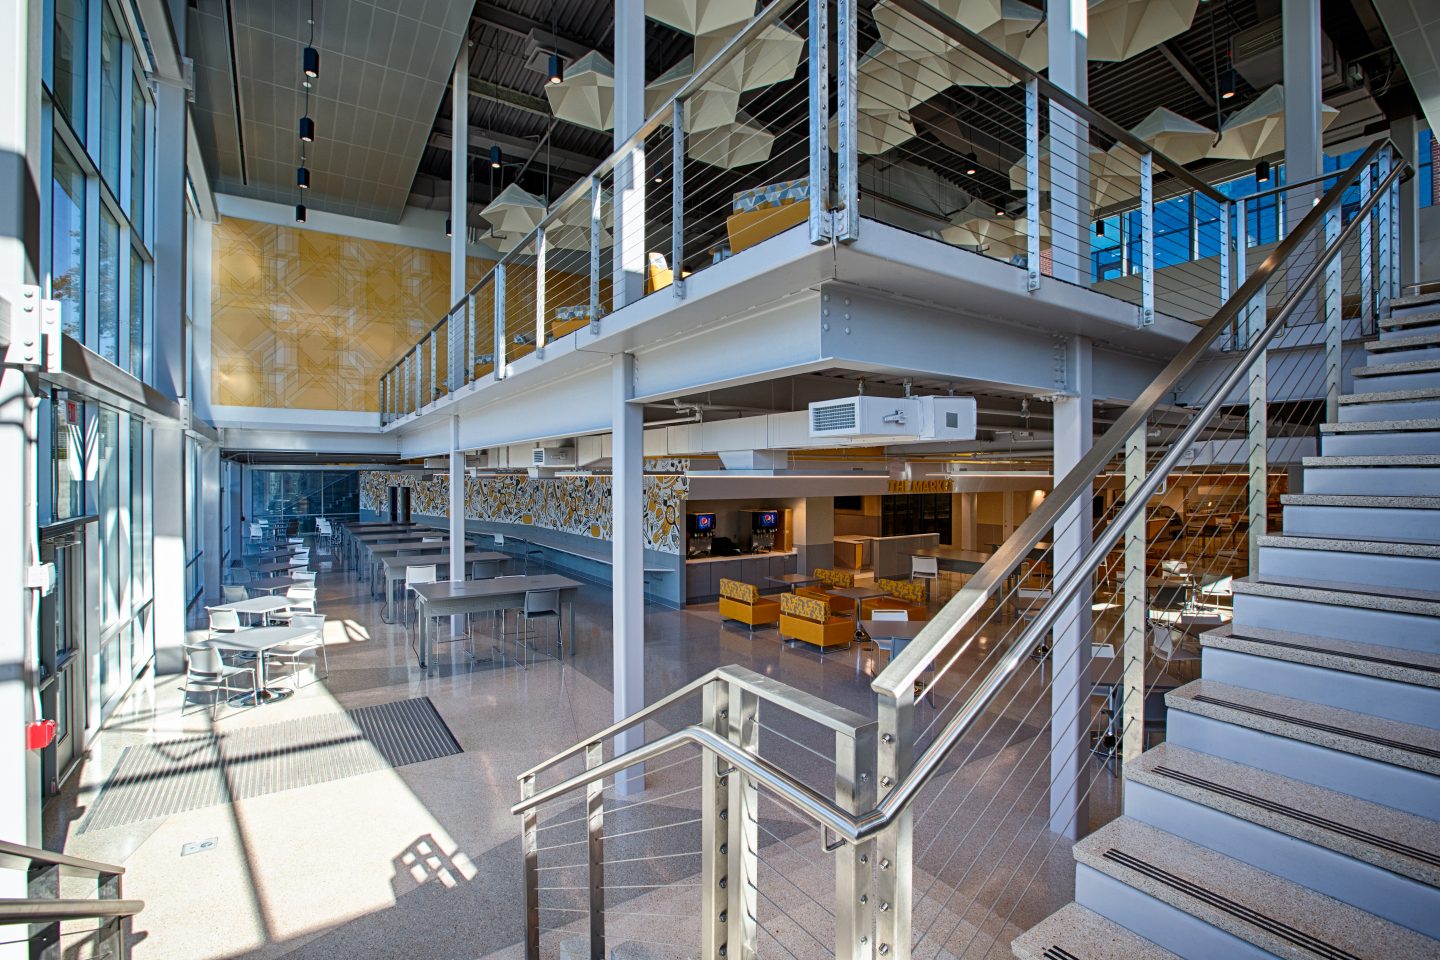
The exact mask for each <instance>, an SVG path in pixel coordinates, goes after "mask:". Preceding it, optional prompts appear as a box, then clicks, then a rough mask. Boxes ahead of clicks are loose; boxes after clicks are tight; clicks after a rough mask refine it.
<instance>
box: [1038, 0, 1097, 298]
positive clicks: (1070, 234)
mask: <svg viewBox="0 0 1440 960" xmlns="http://www.w3.org/2000/svg"><path fill="white" fill-rule="evenodd" d="M1045 13H1046V20H1047V21H1048V23H1049V25H1050V27H1049V30H1050V32H1049V53H1050V81H1051V82H1052V83H1054V84H1055V85H1056V86H1058V87H1060V89H1062V90H1064V91H1066V92H1067V93H1071V94H1073V95H1075V96H1076V97H1078V98H1079V99H1080V100H1082V101H1085V100H1087V98H1088V93H1089V83H1088V81H1087V76H1086V69H1087V60H1086V37H1087V35H1088V34H1089V13H1088V8H1087V6H1086V0H1046V4H1045ZM1089 157H1090V125H1089V124H1087V123H1086V122H1085V121H1084V120H1081V119H1080V118H1079V117H1077V116H1075V114H1073V113H1071V112H1070V111H1069V110H1066V109H1065V108H1064V107H1062V106H1060V105H1059V104H1057V103H1055V102H1054V101H1053V100H1052V101H1051V102H1050V219H1051V226H1050V236H1051V252H1052V266H1051V275H1052V276H1053V277H1054V278H1055V279H1056V280H1063V281H1065V282H1066V283H1078V284H1084V285H1086V286H1088V285H1089V283H1090V216H1091V211H1090V159H1089Z"/></svg>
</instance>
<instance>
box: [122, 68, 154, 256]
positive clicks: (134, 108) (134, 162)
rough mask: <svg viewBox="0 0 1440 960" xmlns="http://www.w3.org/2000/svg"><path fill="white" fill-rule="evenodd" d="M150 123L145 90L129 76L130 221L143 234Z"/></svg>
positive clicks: (142, 235)
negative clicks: (146, 154) (146, 111)
mask: <svg viewBox="0 0 1440 960" xmlns="http://www.w3.org/2000/svg"><path fill="white" fill-rule="evenodd" d="M149 129H150V125H149V122H148V120H147V117H146V113H145V92H144V90H142V89H141V87H140V81H139V80H137V79H135V78H134V77H131V78H130V209H129V210H128V211H127V212H128V213H129V214H130V223H131V225H132V226H133V227H134V228H135V232H136V233H137V234H139V235H140V236H141V237H142V238H143V237H144V235H145V145H146V139H147V138H146V133H147V132H148V131H149Z"/></svg>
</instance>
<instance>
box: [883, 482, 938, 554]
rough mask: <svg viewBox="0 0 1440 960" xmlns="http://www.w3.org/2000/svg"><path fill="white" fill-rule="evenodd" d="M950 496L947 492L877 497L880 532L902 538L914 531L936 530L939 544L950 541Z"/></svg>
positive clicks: (930, 531)
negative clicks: (878, 500)
mask: <svg viewBox="0 0 1440 960" xmlns="http://www.w3.org/2000/svg"><path fill="white" fill-rule="evenodd" d="M950 497H951V495H950V494H948V493H910V494H887V495H886V496H883V497H881V498H880V535H881V536H882V537H904V536H909V535H911V534H916V533H938V534H939V535H940V542H941V543H947V544H948V543H949V542H950V530H951V527H950Z"/></svg>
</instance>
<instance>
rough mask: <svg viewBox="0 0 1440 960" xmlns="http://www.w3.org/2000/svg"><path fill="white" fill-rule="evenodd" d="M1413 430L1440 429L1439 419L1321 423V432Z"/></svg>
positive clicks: (1397, 431)
mask: <svg viewBox="0 0 1440 960" xmlns="http://www.w3.org/2000/svg"><path fill="white" fill-rule="evenodd" d="M1414 430H1440V419H1436V418H1434V417H1421V418H1417V419H1415V420H1361V421H1358V422H1355V423H1322V424H1320V432H1321V433H1403V432H1407V431H1414Z"/></svg>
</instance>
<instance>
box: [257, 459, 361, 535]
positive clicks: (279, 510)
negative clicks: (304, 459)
mask: <svg viewBox="0 0 1440 960" xmlns="http://www.w3.org/2000/svg"><path fill="white" fill-rule="evenodd" d="M359 516H360V474H359V473H358V472H356V471H354V470H255V469H252V470H250V515H249V516H247V518H246V519H247V520H251V521H255V520H266V521H268V522H270V523H272V524H278V525H279V527H280V528H281V529H283V530H284V531H285V532H286V533H287V534H298V533H309V532H311V531H312V530H314V529H315V518H316V517H326V518H328V519H330V520H354V519H358V518H359Z"/></svg>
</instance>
